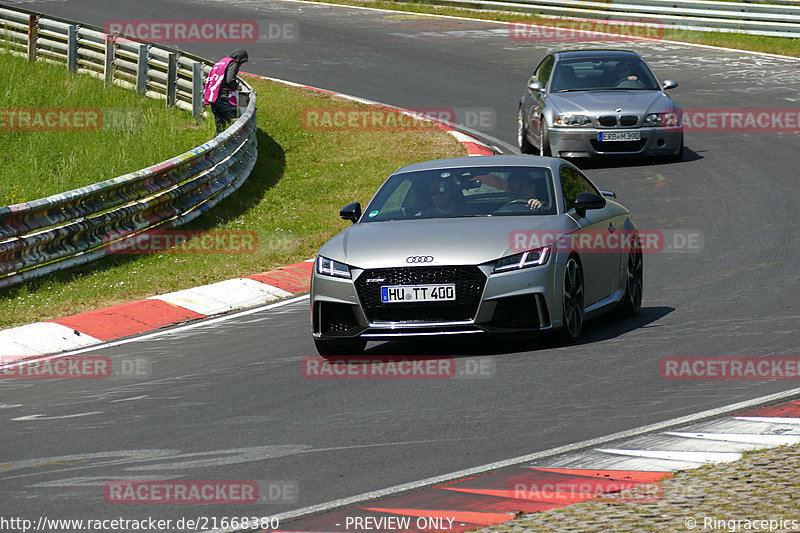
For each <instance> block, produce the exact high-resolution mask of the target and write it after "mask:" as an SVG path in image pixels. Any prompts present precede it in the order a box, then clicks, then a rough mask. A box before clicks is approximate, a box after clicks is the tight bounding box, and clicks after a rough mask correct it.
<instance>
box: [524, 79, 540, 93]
mask: <svg viewBox="0 0 800 533" xmlns="http://www.w3.org/2000/svg"><path fill="white" fill-rule="evenodd" d="M528 90H530V91H531V92H534V93H543V92H544V85H542V84H541V82H538V81H533V80H531V81H529V82H528Z"/></svg>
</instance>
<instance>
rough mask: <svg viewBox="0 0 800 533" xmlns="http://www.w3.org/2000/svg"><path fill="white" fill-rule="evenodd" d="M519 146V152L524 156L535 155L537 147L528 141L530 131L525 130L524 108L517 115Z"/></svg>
mask: <svg viewBox="0 0 800 533" xmlns="http://www.w3.org/2000/svg"><path fill="white" fill-rule="evenodd" d="M517 144H518V145H519V151H520V152H522V153H523V154H535V153H536V147H535V146H533V145H532V144H531V143H530V142H529V141H528V130H526V129H525V121H524V120H523V118H522V107H520V108H519V113H517Z"/></svg>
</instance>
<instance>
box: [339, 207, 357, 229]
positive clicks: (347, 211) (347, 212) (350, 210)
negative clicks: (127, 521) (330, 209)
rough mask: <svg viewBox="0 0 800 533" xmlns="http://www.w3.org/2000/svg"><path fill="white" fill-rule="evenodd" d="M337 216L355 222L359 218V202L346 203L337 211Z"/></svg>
mask: <svg viewBox="0 0 800 533" xmlns="http://www.w3.org/2000/svg"><path fill="white" fill-rule="evenodd" d="M339 217H340V218H341V219H342V220H349V221H350V222H352V223H353V224H355V223H356V222H358V219H359V218H361V204H360V203H358V202H354V203H352V204H347V205H346V206H344V207H343V208H342V209H341V210H340V211H339Z"/></svg>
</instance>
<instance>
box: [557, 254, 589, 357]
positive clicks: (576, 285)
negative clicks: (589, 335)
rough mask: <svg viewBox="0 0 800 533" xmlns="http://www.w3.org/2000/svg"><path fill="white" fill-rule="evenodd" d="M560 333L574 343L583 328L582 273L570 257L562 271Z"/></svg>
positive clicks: (577, 264) (578, 265)
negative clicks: (562, 295) (561, 318)
mask: <svg viewBox="0 0 800 533" xmlns="http://www.w3.org/2000/svg"><path fill="white" fill-rule="evenodd" d="M563 308H564V310H563V312H562V314H563V325H562V327H561V333H562V335H563V337H564V338H566V339H567V340H569V341H574V340H575V339H577V338H578V337H579V336H580V334H581V329H582V328H583V312H584V310H583V272H582V271H581V265H580V264H579V263H578V261H577V259H575V258H574V257H570V258H569V259H568V260H567V266H566V268H565V269H564V305H563Z"/></svg>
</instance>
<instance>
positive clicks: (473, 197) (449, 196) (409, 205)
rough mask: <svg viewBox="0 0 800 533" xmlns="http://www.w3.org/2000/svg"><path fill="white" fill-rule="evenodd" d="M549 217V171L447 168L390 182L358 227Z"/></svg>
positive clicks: (553, 208) (397, 177)
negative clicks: (399, 222) (422, 221)
mask: <svg viewBox="0 0 800 533" xmlns="http://www.w3.org/2000/svg"><path fill="white" fill-rule="evenodd" d="M554 214H556V202H555V197H554V193H553V183H552V175H551V173H550V169H549V168H546V167H490V168H489V167H478V168H454V169H453V168H450V169H436V170H424V171H416V172H403V173H399V174H395V175H393V176H391V177H390V178H389V179H388V180H387V181H386V183H384V184H383V186H382V187H381V188H380V190H379V191H378V192H377V194H376V195H375V197H374V198H373V199H372V201H371V202H370V203H369V205H368V206H367V207H366V209H365V210H364V215H363V216H362V217H361V220H360V221H359V222H362V223H363V222H379V221H386V220H413V219H430V218H458V217H475V216H508V215H517V216H519V215H554Z"/></svg>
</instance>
